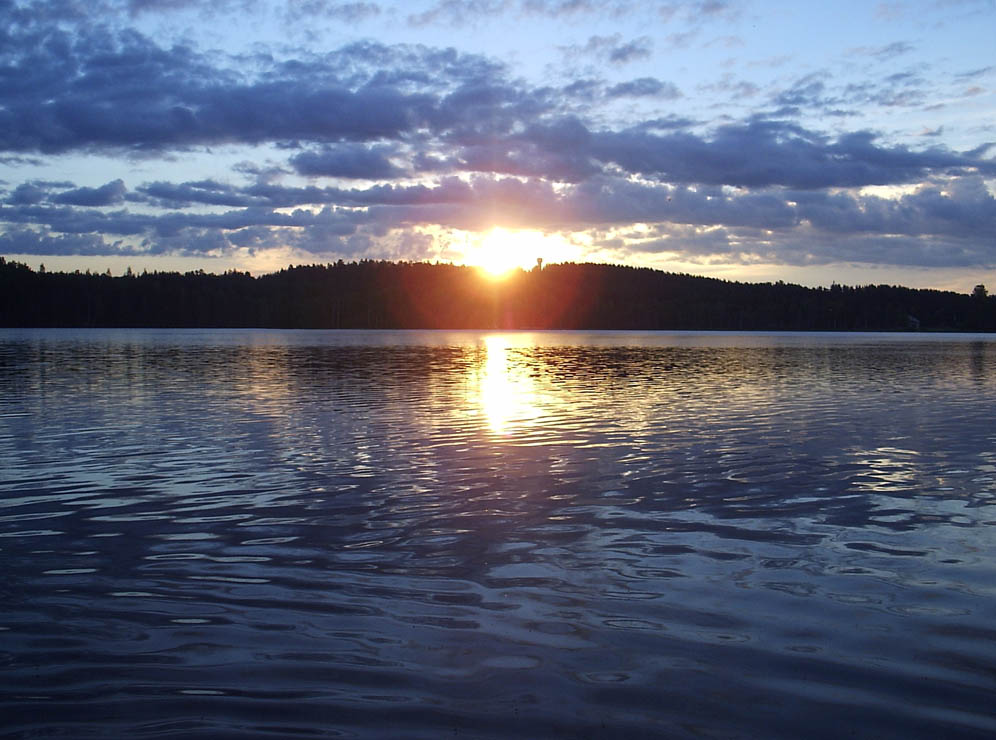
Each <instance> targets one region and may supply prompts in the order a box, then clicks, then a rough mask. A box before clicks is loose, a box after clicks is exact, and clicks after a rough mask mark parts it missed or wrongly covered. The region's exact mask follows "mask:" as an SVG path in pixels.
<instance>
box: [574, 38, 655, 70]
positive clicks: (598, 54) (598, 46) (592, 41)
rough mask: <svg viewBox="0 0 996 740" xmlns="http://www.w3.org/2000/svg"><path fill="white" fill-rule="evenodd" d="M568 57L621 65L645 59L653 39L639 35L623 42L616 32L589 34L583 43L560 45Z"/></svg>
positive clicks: (650, 51)
mask: <svg viewBox="0 0 996 740" xmlns="http://www.w3.org/2000/svg"><path fill="white" fill-rule="evenodd" d="M560 50H561V52H563V53H564V54H565V55H566V56H567V57H568V59H576V58H579V57H593V58H595V59H600V60H602V61H607V62H609V63H611V64H617V65H623V64H628V63H630V62H634V61H637V60H640V59H647V58H649V57H650V55H651V53H652V51H653V40H652V39H651V38H650V37H649V36H640V37H639V38H635V39H632V40H630V41H626V42H624V41H623V40H622V36H621V35H620V34H618V33H616V34H612V35H610V36H599V35H594V36H589V37H588V40H587V41H586V42H585V43H584V45H577V44H575V45H572V46H562V47H560Z"/></svg>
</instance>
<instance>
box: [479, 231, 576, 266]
mask: <svg viewBox="0 0 996 740" xmlns="http://www.w3.org/2000/svg"><path fill="white" fill-rule="evenodd" d="M576 252H577V250H576V249H575V248H573V247H572V245H571V244H570V243H569V242H568V241H567V240H565V239H564V238H563V237H561V236H560V235H558V234H544V233H543V232H541V231H531V230H521V231H512V230H509V229H503V228H501V227H497V226H496V227H495V228H493V229H491V231H489V232H487V233H486V234H485V235H484V237H483V238H482V239H481V241H480V243H479V244H478V246H477V247H476V248H475V249H472V250H471V251H469V252H468V254H467V255H466V261H467V264H470V265H474V266H476V267H480V268H481V269H482V270H483V271H484V272H485V273H487V274H488V275H489V276H491V277H494V278H501V277H504V276H505V275H507V274H508V273H509V272H511V271H512V270H514V269H516V268H522V269H523V270H531V269H532V268H533V267H535V266H536V264H537V260H540V259H542V260H543V262H545V263H551V262H563V261H567V260H570V259H572V258H573V257H574V254H575V253H576Z"/></svg>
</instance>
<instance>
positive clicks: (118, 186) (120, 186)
mask: <svg viewBox="0 0 996 740" xmlns="http://www.w3.org/2000/svg"><path fill="white" fill-rule="evenodd" d="M126 191H127V188H125V184H124V182H123V181H122V180H114V181H113V182H109V183H107V184H106V185H101V186H100V187H99V188H75V189H73V190H67V191H65V192H62V193H59V194H58V195H54V196H52V202H53V203H59V204H63V205H71V206H112V205H117V204H119V203H122V202H123V201H124V197H125V192H126Z"/></svg>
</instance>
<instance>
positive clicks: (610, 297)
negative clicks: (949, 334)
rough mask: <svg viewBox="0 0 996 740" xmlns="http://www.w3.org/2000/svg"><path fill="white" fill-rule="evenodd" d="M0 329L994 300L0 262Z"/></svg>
mask: <svg viewBox="0 0 996 740" xmlns="http://www.w3.org/2000/svg"><path fill="white" fill-rule="evenodd" d="M0 326H7V327H15V326H16V327H45V326H48V327H264V328H315V329H340V328H341V329H661V330H667V329H726V330H816V331H820V330H829V331H835V330H836V331H845V330H850V331H907V330H916V329H919V330H922V331H994V330H996V297H990V296H987V295H986V292H985V289H984V288H983V287H982V286H979V287H978V288H976V290H975V292H974V293H973V294H972V295H967V294H961V293H954V292H950V291H938V290H920V289H912V288H903V287H898V286H888V285H867V286H862V287H846V286H838V285H833V286H831V287H830V288H806V287H802V286H799V285H791V284H785V283H781V282H778V283H740V282H732V281H726V280H717V279H714V278H704V277H695V276H692V275H683V274H674V273H668V272H662V271H659V270H651V269H646V268H634V267H623V266H615V265H596V264H571V263H568V264H554V265H548V266H545V267H543V268H542V269H539V268H535V269H533V270H530V271H524V270H518V271H516V272H513V273H512V274H510V275H509V276H507V277H506V278H505V279H503V280H500V281H496V280H491V279H489V278H487V277H485V276H483V275H482V274H481V273H480V272H479V271H478V270H477V269H475V268H471V267H462V266H455V265H450V264H429V263H423V262H382V261H369V260H365V261H361V262H351V263H345V262H342V261H339V262H337V263H335V264H328V265H311V266H300V267H289V268H287V269H285V270H281V271H280V272H277V273H273V274H269V275H262V276H259V277H253V276H251V275H250V274H249V273H242V272H227V273H224V274H220V275H216V274H211V273H204V272H201V271H198V272H188V273H184V274H180V273H175V272H153V273H143V274H141V275H134V274H131V273H130V271H129V274H127V275H123V276H119V277H112V276H110V275H109V274H103V275H99V274H90V273H80V272H74V273H58V272H45V271H43V270H39V271H34V270H31V269H30V268H28V267H27V266H26V265H23V264H20V263H17V262H10V261H6V260H4V259H3V258H0Z"/></svg>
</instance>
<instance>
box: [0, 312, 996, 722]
mask: <svg viewBox="0 0 996 740" xmlns="http://www.w3.org/2000/svg"><path fill="white" fill-rule="evenodd" d="M994 412H996V341H993V338H977V337H972V338H958V337H949V338H946V339H943V340H942V339H939V338H937V337H936V336H935V337H906V338H902V337H896V336H894V335H888V336H880V335H862V336H840V335H772V336H762V335H693V334H688V333H684V334H676V335H658V334H648V333H634V334H630V333H618V332H616V333H611V332H602V333H592V334H585V333H580V332H574V333H542V332H537V333H506V334H488V333H477V332H462V333H461V332H409V333H405V332H381V333H373V334H369V335H368V334H364V333H358V332H313V333H308V332H140V331H136V332H113V331H108V332H59V331H51V332H7V333H0V557H2V559H3V560H2V562H3V566H4V578H3V579H0V598H2V599H3V603H4V607H5V608H4V611H3V613H2V614H0V666H2V667H3V669H4V670H3V671H2V672H0V718H2V719H0V731H4V732H7V733H8V734H9V735H10V736H12V737H28V736H32V735H34V736H38V735H44V734H50V735H51V734H60V733H61V734H62V735H66V736H82V735H84V734H87V733H91V734H94V733H95V734H100V733H101V732H102V733H103V734H104V735H106V736H120V737H126V736H127V737H143V736H145V737H212V738H213V737H226V736H229V737H234V736H237V737H254V736H259V737H273V736H281V737H283V736H288V735H293V734H316V735H329V734H332V735H335V734H342V735H346V736H354V737H361V738H376V737H384V736H391V737H400V738H404V737H412V738H423V737H439V736H444V735H454V734H456V735H457V736H461V734H463V735H467V736H472V737H493V738H499V737H509V736H518V737H536V738H557V737H696V736H722V737H732V736H754V737H772V738H794V737H801V736H807V737H827V738H829V737H837V736H840V735H843V734H849V733H852V734H856V735H858V736H865V737H871V736H875V737H894V738H899V737H902V738H909V737H942V736H943V737H988V736H991V734H992V732H993V731H996V722H994V721H993V718H992V714H991V706H992V702H991V700H992V695H993V690H994V689H996V684H994V682H993V677H994V676H996V648H994V647H993V646H994V645H996V633H994V631H993V629H992V624H993V622H994V620H996V589H994V587H993V583H994V575H996V556H994V554H993V553H994V552H996V453H994V452H993V450H994V449H996V427H994V426H993V424H992V418H993V414H994Z"/></svg>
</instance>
